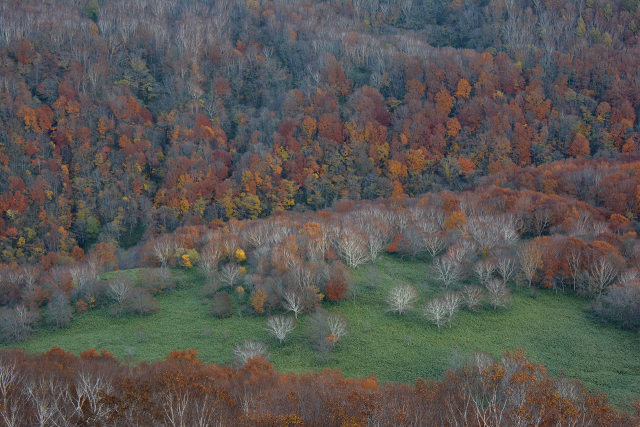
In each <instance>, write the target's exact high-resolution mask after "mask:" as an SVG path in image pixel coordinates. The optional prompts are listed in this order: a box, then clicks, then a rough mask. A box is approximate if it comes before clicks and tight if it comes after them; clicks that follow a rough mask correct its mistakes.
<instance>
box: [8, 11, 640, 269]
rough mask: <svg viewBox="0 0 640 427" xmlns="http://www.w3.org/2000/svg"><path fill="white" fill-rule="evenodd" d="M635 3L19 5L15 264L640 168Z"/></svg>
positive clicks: (13, 139)
mask: <svg viewBox="0 0 640 427" xmlns="http://www.w3.org/2000/svg"><path fill="white" fill-rule="evenodd" d="M638 3H639V2H638V0H614V1H603V0H580V1H574V0H571V1H563V0H554V1H547V2H541V1H537V2H534V3H531V2H529V1H525V0H515V1H508V2H504V1H498V0H494V1H485V2H481V1H471V0H470V1H465V2H463V1H459V0H455V1H446V0H436V1H430V2H416V1H412V0H403V1H401V2H395V1H388V0H380V1H378V0H376V1H349V2H345V1H337V0H332V1H308V2H292V1H285V0H276V1H244V0H242V1H240V0H216V1H198V0H189V1H187V0H184V1H179V2H175V1H169V0H150V1H139V0H118V1H111V2H108V3H105V4H101V2H98V1H95V0H91V1H85V0H69V1H64V2H50V1H44V0H25V1H8V2H2V4H0V29H1V30H0V54H1V56H2V58H3V66H2V68H1V69H0V100H1V102H0V261H2V262H6V263H11V262H14V261H17V262H25V261H30V262H33V261H35V260H37V259H38V258H40V257H41V256H42V255H44V254H46V253H50V252H60V253H62V254H64V255H70V254H71V253H72V252H73V250H74V249H75V248H77V247H79V248H82V249H84V250H86V249H87V248H89V247H90V246H91V245H92V244H94V243H96V242H109V241H117V242H118V243H119V244H121V245H123V246H129V245H131V244H133V243H135V242H136V241H138V240H139V239H140V236H141V235H142V234H143V233H144V232H145V231H146V232H147V237H149V236H153V235H156V234H157V233H158V232H167V231H173V230H175V229H176V228H177V227H180V226H185V225H199V224H207V223H209V222H211V221H212V220H216V219H224V220H226V219H233V218H235V219H243V218H244V219H247V218H248V219H255V218H257V217H265V216H268V215H271V214H272V213H274V212H276V211H279V210H283V209H290V208H292V207H294V206H297V207H300V208H313V209H322V208H325V207H328V206H331V205H332V204H334V203H335V202H336V201H338V200H342V199H375V198H378V197H390V196H392V195H396V196H397V195H402V194H407V195H409V196H415V195H419V194H422V193H425V192H426V191H431V190H434V191H437V190H439V189H441V188H443V187H448V188H451V189H459V188H461V187H464V186H466V185H468V184H469V183H473V182H474V181H475V179H476V177H477V176H480V175H484V174H486V173H487V172H496V171H498V170H500V169H501V168H503V167H506V166H505V165H515V166H516V167H521V166H526V165H530V164H534V165H538V164H542V163H547V162H549V161H553V160H561V159H563V158H567V157H578V158H583V157H587V158H590V157H591V156H595V155H598V156H602V155H605V156H606V155H611V154H612V153H618V152H625V153H627V152H634V151H635V150H636V148H637V142H638V120H637V115H638V113H639V108H640V79H638V77H637V70H638V69H639V68H640V50H639V49H640V47H639V46H640V45H639V44H638V40H639V37H638V31H639V30H640V15H639V14H640V11H639V9H638ZM553 188H554V187H553V185H551V186H550V187H549V191H553ZM590 194H591V193H590ZM608 194H610V193H607V192H606V191H605V190H603V192H602V195H604V196H605V197H609V196H607V195H608ZM625 194H626V193H625ZM628 200H629V201H630V203H631V204H632V207H633V209H631V210H629V212H632V213H633V215H636V213H637V212H636V210H637V209H636V208H635V206H636V201H635V199H628Z"/></svg>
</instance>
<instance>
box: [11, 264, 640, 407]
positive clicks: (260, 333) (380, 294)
mask: <svg viewBox="0 0 640 427" xmlns="http://www.w3.org/2000/svg"><path fill="white" fill-rule="evenodd" d="M429 268H430V266H429V264H428V263H426V262H424V261H408V260H400V259H399V258H397V257H392V256H383V257H381V258H380V259H379V260H378V262H377V263H376V264H375V265H373V266H372V265H369V266H362V267H360V268H358V269H357V270H355V271H354V272H353V273H352V286H355V287H356V293H355V299H354V298H353V297H349V299H347V300H345V301H342V302H340V303H336V304H325V308H327V309H328V310H331V311H339V312H340V313H342V314H344V315H345V316H346V317H347V318H348V320H349V327H350V333H349V335H347V336H346V337H344V338H343V339H342V340H341V341H340V342H339V343H338V345H337V347H336V350H335V351H334V352H333V354H332V356H331V359H330V360H329V361H328V362H321V361H320V360H319V359H318V358H317V356H316V355H315V353H314V351H313V350H312V349H311V346H310V344H309V341H308V339H307V337H306V333H305V329H306V328H305V322H306V316H301V318H300V320H299V324H298V327H297V329H296V330H295V331H294V332H293V333H292V334H291V335H290V336H289V337H288V338H287V341H286V342H285V343H284V344H279V343H278V342H277V340H276V339H275V338H273V337H271V336H270V335H269V334H268V333H267V332H266V331H265V330H264V324H265V318H264V317H254V316H244V317H241V316H240V315H239V314H237V313H236V314H234V315H233V316H232V317H230V318H227V319H215V318H213V317H211V316H210V315H209V305H208V303H206V302H204V301H203V298H202V297H201V296H200V295H199V293H198V291H199V290H200V287H201V286H202V279H201V278H200V277H199V275H198V274H197V273H196V272H188V273H186V272H183V271H175V272H174V274H175V275H176V277H177V278H178V279H179V282H180V283H181V285H180V286H179V287H178V288H177V290H176V291H174V292H172V293H170V294H167V295H161V296H158V297H156V299H157V301H158V305H159V306H160V308H161V311H159V312H157V313H154V314H152V315H150V316H147V317H126V318H121V319H113V318H111V317H109V316H108V314H107V310H106V309H95V310H92V311H89V312H86V313H83V314H80V315H76V316H75V317H74V319H73V321H72V323H71V326H70V327H69V328H67V329H63V330H58V331H48V330H45V329H38V330H37V331H36V332H35V333H34V334H33V335H32V337H31V338H30V339H29V340H28V341H26V342H23V343H20V345H19V347H21V348H24V349H26V350H28V351H33V352H42V351H46V350H47V349H49V348H51V347H52V346H59V347H62V348H64V349H66V350H70V351H72V352H75V353H78V352H80V351H82V350H85V349H87V348H95V349H107V350H109V351H112V352H113V353H115V354H116V355H117V356H119V357H122V358H125V357H127V358H129V359H135V360H156V359H161V358H164V357H165V356H166V354H167V353H169V352H171V351H172V350H173V349H197V350H198V354H199V356H200V358H201V359H202V360H204V361H205V362H208V363H228V362H229V361H230V359H231V349H232V348H233V345H234V344H235V343H237V342H240V341H243V340H245V339H256V340H261V341H264V342H266V343H267V344H268V345H269V350H270V352H271V360H272V362H273V363H274V364H275V366H276V367H277V368H278V369H279V370H281V371H284V372H305V371H308V370H318V369H324V368H337V369H340V370H342V371H343V373H344V374H345V375H347V376H368V375H370V374H373V373H375V374H376V375H377V376H378V378H379V379H380V380H383V381H405V382H413V381H415V380H416V379H417V378H418V377H423V378H441V377H442V375H443V373H444V372H445V370H446V369H448V368H451V367H457V366H459V364H460V363H461V362H462V361H463V360H464V358H466V357H468V356H469V355H471V354H472V353H473V352H474V351H476V350H482V351H485V352H488V353H491V354H493V355H495V356H499V355H500V354H502V353H503V352H504V351H505V350H514V349H516V348H522V349H523V350H524V351H525V355H526V356H527V357H529V359H530V360H532V361H534V362H539V363H543V364H544V365H546V367H547V368H548V370H549V371H550V372H551V373H552V374H554V375H564V376H566V377H568V378H571V379H579V380H581V381H583V382H584V383H585V384H586V385H587V386H588V387H589V389H590V390H592V391H600V392H604V393H606V394H607V395H609V397H610V399H611V401H612V402H613V403H614V404H625V403H628V402H629V401H630V400H632V399H637V398H640V340H639V339H638V335H637V334H634V333H631V332H626V331H621V330H618V329H615V328H613V327H609V326H604V325H602V324H600V323H598V322H595V321H594V320H592V319H591V318H590V314H589V302H588V301H584V300H581V299H578V298H576V297H573V296H567V295H563V294H554V293H552V292H546V291H543V292H540V293H539V294H538V296H537V298H531V297H530V296H529V294H528V292H525V291H516V292H514V294H513V303H512V305H511V308H510V309H508V310H493V309H490V308H487V309H484V310H482V311H480V312H478V313H470V312H467V311H461V312H459V313H458V314H457V315H456V316H455V318H454V320H453V322H452V326H451V328H449V327H444V328H442V329H438V328H436V327H435V326H433V325H431V324H429V323H427V322H426V321H425V320H424V319H423V318H422V315H421V314H420V312H419V311H418V310H415V311H414V312H412V313H409V314H408V315H405V316H402V317H400V316H396V315H393V314H389V313H386V312H385V310H386V305H385V302H384V299H385V296H386V294H387V291H388V289H389V288H390V287H391V286H393V285H394V284H396V283H399V282H408V283H412V284H414V285H415V286H416V287H417V288H418V289H419V291H420V293H421V297H422V298H421V303H420V305H421V304H422V302H423V301H425V300H426V299H428V298H430V297H432V296H434V295H438V294H440V293H441V292H442V291H441V289H440V287H439V286H437V285H436V284H434V283H433V282H432V281H430V280H428V277H429ZM119 274H142V275H143V274H144V271H137V270H133V271H129V272H124V273H119Z"/></svg>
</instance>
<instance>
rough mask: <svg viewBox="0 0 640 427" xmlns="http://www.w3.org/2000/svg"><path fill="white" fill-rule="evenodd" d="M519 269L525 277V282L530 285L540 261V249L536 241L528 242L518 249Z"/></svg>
mask: <svg viewBox="0 0 640 427" xmlns="http://www.w3.org/2000/svg"><path fill="white" fill-rule="evenodd" d="M518 258H519V260H520V269H521V270H522V273H523V274H524V277H525V278H526V279H527V284H528V285H529V287H531V283H532V282H533V279H534V277H536V271H537V270H538V267H539V266H540V264H541V263H542V249H541V248H540V245H538V243H536V242H529V243H527V244H525V245H524V246H522V247H521V248H520V250H519V251H518Z"/></svg>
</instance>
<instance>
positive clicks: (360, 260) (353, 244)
mask: <svg viewBox="0 0 640 427" xmlns="http://www.w3.org/2000/svg"><path fill="white" fill-rule="evenodd" d="M338 247H339V249H340V254H341V255H342V258H343V259H344V262H345V263H346V264H347V265H348V266H349V267H351V268H356V267H357V266H359V265H362V264H364V263H366V262H367V261H368V260H369V254H368V251H367V247H366V245H365V242H364V239H363V238H362V237H361V236H359V235H356V234H355V233H352V232H344V233H343V234H342V237H341V238H340V240H339V241H338Z"/></svg>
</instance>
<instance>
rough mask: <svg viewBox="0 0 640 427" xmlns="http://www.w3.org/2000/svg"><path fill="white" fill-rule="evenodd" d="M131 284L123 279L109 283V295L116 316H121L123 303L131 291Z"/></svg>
mask: <svg viewBox="0 0 640 427" xmlns="http://www.w3.org/2000/svg"><path fill="white" fill-rule="evenodd" d="M131 288H132V286H131V284H130V283H128V282H126V281H124V280H115V281H113V282H111V283H110V284H109V291H108V292H109V296H110V297H111V299H112V300H113V302H114V306H113V314H114V315H115V316H116V317H120V316H122V312H123V310H124V304H125V302H126V300H127V297H128V296H129V294H130V293H131Z"/></svg>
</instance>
